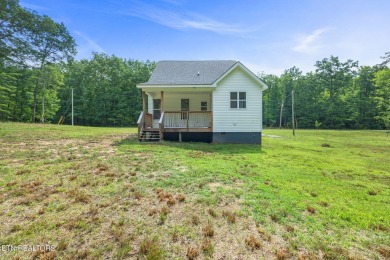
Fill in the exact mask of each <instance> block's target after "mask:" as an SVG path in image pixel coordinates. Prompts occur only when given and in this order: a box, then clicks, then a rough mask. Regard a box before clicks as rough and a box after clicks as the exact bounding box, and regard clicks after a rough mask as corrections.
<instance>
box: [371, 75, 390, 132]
mask: <svg viewBox="0 0 390 260" xmlns="http://www.w3.org/2000/svg"><path fill="white" fill-rule="evenodd" d="M374 82H375V85H376V86H377V89H376V97H375V99H376V100H377V108H378V110H379V115H378V116H377V117H378V118H379V119H381V120H382V121H383V123H384V125H385V126H386V127H387V128H390V69H389V68H385V69H382V70H380V71H378V72H376V73H375V77H374Z"/></svg>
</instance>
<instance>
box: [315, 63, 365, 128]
mask: <svg viewBox="0 0 390 260" xmlns="http://www.w3.org/2000/svg"><path fill="white" fill-rule="evenodd" d="M315 66H316V67H317V69H316V74H317V76H318V79H319V80H320V83H321V84H322V85H323V87H324V91H325V92H324V93H323V95H324V99H325V106H326V110H325V115H324V116H325V118H324V121H325V122H324V123H325V125H326V126H327V127H329V128H345V127H350V122H348V119H349V118H350V117H351V114H352V111H353V109H352V108H353V107H350V106H348V103H347V102H346V93H347V92H348V91H350V90H351V89H352V86H353V85H352V83H353V78H354V76H355V75H356V69H357V67H358V62H356V61H353V60H347V61H345V62H340V60H339V58H338V57H335V56H331V57H330V58H329V59H328V58H325V59H323V60H322V61H317V62H316V64H315Z"/></svg>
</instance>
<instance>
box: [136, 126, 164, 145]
mask: <svg viewBox="0 0 390 260" xmlns="http://www.w3.org/2000/svg"><path fill="white" fill-rule="evenodd" d="M138 141H140V142H159V141H160V131H159V130H158V129H144V130H143V131H142V132H141V133H140V137H139V138H138Z"/></svg>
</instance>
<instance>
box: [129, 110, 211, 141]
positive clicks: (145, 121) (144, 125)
mask: <svg viewBox="0 0 390 260" xmlns="http://www.w3.org/2000/svg"><path fill="white" fill-rule="evenodd" d="M212 115H213V114H212V112H211V111H163V112H161V116H160V119H159V127H158V128H153V120H152V114H149V113H144V112H141V115H140V117H139V118H138V122H137V124H138V140H139V141H156V140H159V141H161V140H162V139H163V137H164V133H181V132H212V126H213V117H212ZM157 131H158V134H157ZM151 132H153V135H151V134H150V133H151ZM148 136H152V137H153V138H148Z"/></svg>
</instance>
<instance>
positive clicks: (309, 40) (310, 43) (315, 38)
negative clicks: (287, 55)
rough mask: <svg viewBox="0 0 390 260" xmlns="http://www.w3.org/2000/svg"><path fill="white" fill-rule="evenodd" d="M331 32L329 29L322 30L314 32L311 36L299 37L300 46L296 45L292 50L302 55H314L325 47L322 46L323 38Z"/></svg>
mask: <svg viewBox="0 0 390 260" xmlns="http://www.w3.org/2000/svg"><path fill="white" fill-rule="evenodd" d="M329 30H330V29H329V28H320V29H317V30H315V31H313V32H312V33H311V34H309V35H304V36H301V37H299V38H300V39H299V42H298V44H297V45H295V46H294V47H293V48H292V50H293V51H296V52H302V53H312V52H314V51H316V50H318V49H321V48H323V47H325V46H324V45H321V36H322V35H323V34H324V33H325V32H327V31H329Z"/></svg>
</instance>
